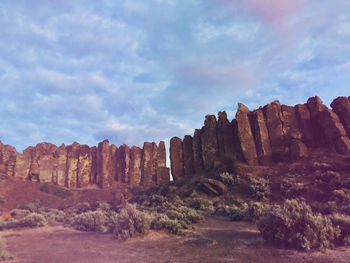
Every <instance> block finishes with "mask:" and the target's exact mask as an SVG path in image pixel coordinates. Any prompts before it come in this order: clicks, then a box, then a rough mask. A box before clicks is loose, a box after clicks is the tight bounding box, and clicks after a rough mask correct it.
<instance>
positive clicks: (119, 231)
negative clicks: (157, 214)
mask: <svg viewBox="0 0 350 263" xmlns="http://www.w3.org/2000/svg"><path fill="white" fill-rule="evenodd" d="M150 223H151V217H150V215H149V214H147V213H145V212H142V211H139V210H137V208H136V205H132V204H129V203H127V204H126V205H125V207H124V208H122V209H121V210H120V213H119V214H116V213H112V214H111V216H110V218H109V224H108V225H109V231H110V232H112V233H113V234H114V235H115V237H116V238H117V239H121V240H126V239H128V238H130V237H132V236H134V235H135V234H136V233H139V234H144V233H146V232H147V231H148V229H149V228H150Z"/></svg>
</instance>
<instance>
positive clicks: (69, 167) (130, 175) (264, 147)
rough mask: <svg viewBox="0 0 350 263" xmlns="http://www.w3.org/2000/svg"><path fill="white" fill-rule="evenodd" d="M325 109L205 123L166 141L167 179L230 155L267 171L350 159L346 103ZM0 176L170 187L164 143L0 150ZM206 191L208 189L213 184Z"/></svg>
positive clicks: (315, 105) (270, 110)
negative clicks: (326, 154) (330, 157)
mask: <svg viewBox="0 0 350 263" xmlns="http://www.w3.org/2000/svg"><path fill="white" fill-rule="evenodd" d="M331 106H332V109H333V110H332V109H329V108H327V106H325V105H324V104H323V103H322V100H321V99H320V98H318V97H312V98H309V99H308V101H307V103H305V104H298V105H296V106H294V107H292V106H287V105H280V103H279V102H278V101H274V102H272V103H270V104H268V105H265V106H264V107H260V108H258V109H256V110H253V111H250V110H249V109H248V108H247V107H246V106H244V105H243V104H239V105H238V111H237V114H236V118H235V119H233V120H232V121H229V120H228V119H227V115H226V112H224V111H223V112H219V113H218V121H216V117H215V116H214V115H207V116H206V117H205V122H204V126H203V127H202V129H196V130H195V131H194V134H193V137H192V136H191V135H186V136H185V137H184V139H183V141H182V140H181V139H180V138H178V137H174V138H172V139H171V140H170V162H171V163H170V164H171V173H172V177H173V179H174V180H178V179H181V178H183V177H190V176H191V175H192V174H194V173H201V172H205V171H209V170H212V169H216V168H215V167H217V166H216V164H219V162H220V161H221V159H222V158H223V155H235V156H236V157H237V159H238V160H240V161H242V162H244V163H246V164H248V165H273V164H274V163H276V162H283V161H288V162H290V161H294V160H297V159H299V158H302V157H304V156H307V155H308V152H309V151H310V150H312V149H313V148H317V149H323V150H325V151H333V152H336V153H338V154H350V138H349V133H350V97H349V98H347V97H339V98H336V99H335V100H334V101H333V102H332V104H331ZM0 176H2V177H9V176H16V177H19V178H22V179H24V180H32V181H38V182H51V183H54V184H57V185H60V186H66V187H69V188H81V187H86V186H88V185H91V184H95V185H98V186H99V187H101V188H109V187H114V186H116V185H118V184H124V185H130V186H144V187H151V186H154V185H160V184H167V183H169V181H170V171H169V168H167V167H166V149H165V143H164V142H160V143H159V144H158V145H157V144H156V143H154V142H153V143H151V142H145V143H144V145H143V148H142V149H141V148H139V147H136V146H133V147H131V148H130V147H129V146H127V145H125V144H123V145H121V146H120V147H119V148H118V147H117V146H115V145H113V144H110V143H109V141H108V140H104V141H103V142H100V143H99V144H98V146H97V147H96V146H93V147H89V146H88V145H80V144H79V143H76V142H75V143H73V144H71V145H68V146H66V145H64V144H62V145H61V146H59V147H57V146H55V145H53V144H51V143H39V144H37V145H36V146H35V147H28V148H27V149H25V150H24V151H23V153H21V154H20V153H18V152H17V151H16V149H15V148H14V147H12V146H9V145H4V144H2V143H1V142H0ZM206 183H207V186H208V187H211V188H213V189H214V185H213V183H209V182H206ZM214 190H215V189H214ZM215 191H218V190H217V189H216V190H215Z"/></svg>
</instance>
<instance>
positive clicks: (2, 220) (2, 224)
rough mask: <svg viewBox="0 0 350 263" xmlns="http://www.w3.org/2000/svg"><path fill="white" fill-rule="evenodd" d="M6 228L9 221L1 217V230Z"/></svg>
mask: <svg viewBox="0 0 350 263" xmlns="http://www.w3.org/2000/svg"><path fill="white" fill-rule="evenodd" d="M6 228H7V222H6V221H5V219H3V218H0V231H1V230H5V229H6Z"/></svg>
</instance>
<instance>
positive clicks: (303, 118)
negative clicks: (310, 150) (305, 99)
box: [295, 104, 313, 147]
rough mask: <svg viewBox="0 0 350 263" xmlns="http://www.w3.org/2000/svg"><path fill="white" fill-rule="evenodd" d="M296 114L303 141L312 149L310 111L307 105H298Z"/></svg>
mask: <svg viewBox="0 0 350 263" xmlns="http://www.w3.org/2000/svg"><path fill="white" fill-rule="evenodd" d="M295 113H296V117H297V119H298V122H299V128H300V131H301V140H302V141H303V142H304V143H305V144H306V145H307V146H309V147H310V146H312V140H313V135H312V125H311V116H310V111H309V109H308V107H307V106H306V105H305V104H298V105H296V106H295Z"/></svg>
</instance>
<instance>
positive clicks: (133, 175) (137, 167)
mask: <svg viewBox="0 0 350 263" xmlns="http://www.w3.org/2000/svg"><path fill="white" fill-rule="evenodd" d="M141 160H142V149H141V148H139V147H137V146H133V147H132V148H131V149H130V162H129V184H130V185H131V186H136V185H140V183H141Z"/></svg>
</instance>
